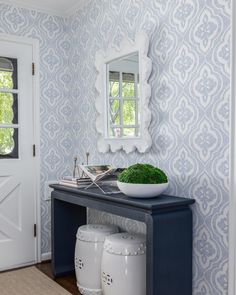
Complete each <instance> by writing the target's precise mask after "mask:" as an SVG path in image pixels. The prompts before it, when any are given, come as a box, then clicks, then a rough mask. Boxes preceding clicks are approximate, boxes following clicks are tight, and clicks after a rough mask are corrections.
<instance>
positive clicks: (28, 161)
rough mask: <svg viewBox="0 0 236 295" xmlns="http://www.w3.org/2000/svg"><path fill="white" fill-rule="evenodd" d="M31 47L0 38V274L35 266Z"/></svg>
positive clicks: (34, 173)
mask: <svg viewBox="0 0 236 295" xmlns="http://www.w3.org/2000/svg"><path fill="white" fill-rule="evenodd" d="M32 61H33V49H32V45H30V44H27V43H19V42H13V41H6V40H2V39H1V38H0V271H1V270H6V269H10V268H15V267H19V266H23V265H27V264H31V263H34V262H35V261H36V256H37V255H36V249H37V247H36V238H35V224H36V163H35V157H34V154H33V149H34V148H33V145H34V112H33V109H34V99H33V75H32V74H33V73H32Z"/></svg>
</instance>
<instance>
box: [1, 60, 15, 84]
mask: <svg viewBox="0 0 236 295" xmlns="http://www.w3.org/2000/svg"><path fill="white" fill-rule="evenodd" d="M0 88H3V89H17V59H15V58H8V57H2V56H0Z"/></svg>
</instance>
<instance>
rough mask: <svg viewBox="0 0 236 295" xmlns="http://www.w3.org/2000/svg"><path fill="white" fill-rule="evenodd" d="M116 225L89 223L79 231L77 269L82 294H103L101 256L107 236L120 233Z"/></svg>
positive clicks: (76, 253)
mask: <svg viewBox="0 0 236 295" xmlns="http://www.w3.org/2000/svg"><path fill="white" fill-rule="evenodd" d="M118 231H119V230H118V227H117V226H114V225H102V224H88V225H83V226H80V227H79V229H78V231H77V235H76V238H77V241H76V247H75V271H76V278H77V286H78V288H79V291H80V292H81V294H85V295H86V294H89V295H95V294H96V295H102V288H101V258H102V251H103V244H104V240H105V238H106V237H107V236H108V235H110V234H114V233H118Z"/></svg>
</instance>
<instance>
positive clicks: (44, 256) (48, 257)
mask: <svg viewBox="0 0 236 295" xmlns="http://www.w3.org/2000/svg"><path fill="white" fill-rule="evenodd" d="M51 258H52V253H51V252H48V253H43V254H42V255H41V260H42V261H45V260H51Z"/></svg>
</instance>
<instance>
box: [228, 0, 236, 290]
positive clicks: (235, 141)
mask: <svg viewBox="0 0 236 295" xmlns="http://www.w3.org/2000/svg"><path fill="white" fill-rule="evenodd" d="M233 15H236V3H235V1H232V10H231V28H232V30H231V32H232V38H231V48H230V52H231V81H230V82H231V100H230V133H231V134H230V157H229V169H230V170H229V171H230V195H229V276H228V277H229V284H228V294H229V295H236V271H235V269H236V118H235V116H236V101H235V99H236V85H235V82H236V20H235V18H233V17H232V16H233Z"/></svg>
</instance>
